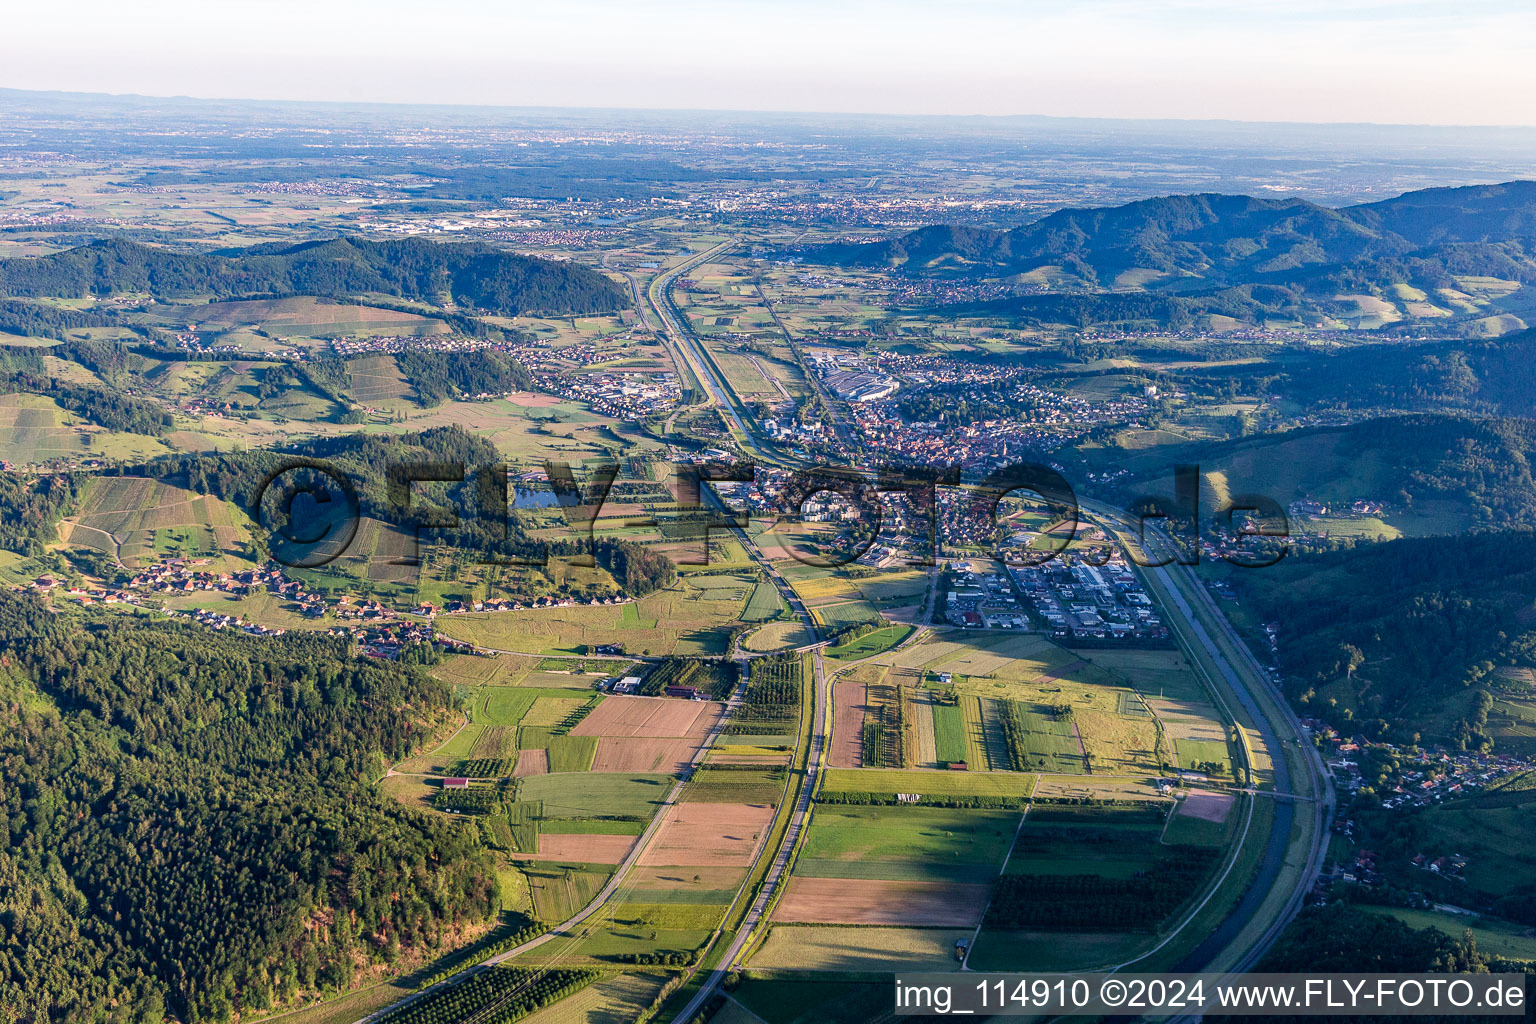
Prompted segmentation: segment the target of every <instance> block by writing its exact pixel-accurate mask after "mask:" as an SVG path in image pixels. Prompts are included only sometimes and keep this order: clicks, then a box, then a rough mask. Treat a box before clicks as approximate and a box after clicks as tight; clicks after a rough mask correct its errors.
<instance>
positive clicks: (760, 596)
mask: <svg viewBox="0 0 1536 1024" xmlns="http://www.w3.org/2000/svg"><path fill="white" fill-rule="evenodd" d="M783 604H784V602H783V600H782V599H781V598H780V597H779V588H778V587H776V586H774V585H773V584H772V583H759V584H757V585H756V586H755V587H753V588H752V596H751V597H750V598H748V599H747V607H746V608H745V609H744V610H743V611H742V613H741V620H742V621H743V622H766V621H767V620H769V619H771V618H774V617H775V616H777V615H778V614H779V610H780V609H781V608H782V607H783Z"/></svg>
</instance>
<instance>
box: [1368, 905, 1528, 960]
mask: <svg viewBox="0 0 1536 1024" xmlns="http://www.w3.org/2000/svg"><path fill="white" fill-rule="evenodd" d="M1361 909H1362V910H1366V911H1369V912H1370V913H1373V914H1381V915H1383V916H1386V917H1395V918H1397V919H1398V920H1399V921H1402V922H1403V923H1404V924H1406V925H1408V926H1409V927H1412V928H1438V929H1440V930H1441V931H1442V932H1444V933H1445V934H1447V935H1449V936H1450V937H1451V938H1453V939H1459V938H1461V935H1462V933H1463V932H1465V931H1470V932H1471V933H1472V937H1473V938H1475V939H1476V940H1477V949H1478V952H1480V953H1491V954H1493V955H1494V956H1501V957H1505V958H1507V959H1509V960H1518V961H1522V962H1524V963H1528V964H1529V963H1536V935H1533V934H1532V933H1531V929H1530V928H1527V927H1525V926H1524V925H1519V924H1515V923H1513V922H1510V921H1503V920H1500V919H1499V918H1496V917H1482V916H1480V915H1477V914H1449V913H1444V912H1441V911H1438V910H1411V909H1409V908H1407V907H1373V906H1368V905H1367V906H1362V907H1361Z"/></svg>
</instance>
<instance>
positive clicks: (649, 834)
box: [356, 656, 819, 1024]
mask: <svg viewBox="0 0 1536 1024" xmlns="http://www.w3.org/2000/svg"><path fill="white" fill-rule="evenodd" d="M818 659H819V656H818ZM745 697H746V679H745V677H743V678H742V679H741V681H740V682H738V683H737V686H736V692H734V693H733V694H731V698H730V700H728V701H726V704H725V708H724V709H723V711H722V712H721V715H720V717H719V719H718V720H717V721H716V722H715V725H714V728H713V729H711V730H710V732H709V735H708V736H706V737H705V738H704V740H703V742H701V743H700V744H699V746H698V749H697V750H695V751H694V755H693V760H692V761H691V763H690V764H689V767H688V769H687V770H686V771H685V772H684V773H683V777H682V779H681V780H679V781H678V782H677V783H676V784H675V785H674V786H673V787H672V788H671V790H669V791H668V792H667V795H666V797H665V798H663V800H662V806H661V809H660V810H658V811H657V812H656V814H655V816H654V817H653V818H651V823H650V824H649V825H647V826H646V829H645V831H644V832H642V833H641V835H640V838H639V839H638V840H637V841H636V842H635V845H634V847H633V848H631V849H630V851H629V855H628V856H626V857H625V858H624V860H623V862H622V863H620V864H619V866H618V868H617V869H616V870H615V871H614V873H613V877H612V878H610V879H609V880H608V884H607V885H605V886H604V887H603V889H602V891H601V892H599V893H598V894H597V895H596V896H594V897H593V898H592V902H590V903H588V904H587V905H586V906H585V907H584V908H582V909H581V910H580V911H579V912H577V913H576V914H574V915H572V916H571V917H569V918H567V919H566V920H564V921H562V922H560V924H558V925H556V926H555V927H553V928H551V929H550V930H549V931H547V932H545V933H544V934H543V935H540V936H539V937H537V938H534V939H529V940H528V941H527V942H525V943H523V944H522V945H520V946H514V947H513V948H511V949H509V950H506V951H505V952H503V953H498V954H496V955H495V956H493V957H490V958H489V959H487V960H484V961H482V962H480V963H478V964H475V965H474V966H471V967H466V968H465V969H464V970H462V971H460V972H458V973H457V974H454V975H452V976H451V977H448V978H445V979H444V980H442V981H440V982H438V983H437V984H435V985H432V986H429V987H428V988H424V989H422V990H421V991H419V992H415V993H412V994H411V995H409V996H407V997H406V998H404V999H402V1000H400V1001H399V1002H396V1003H394V1004H392V1005H390V1006H386V1007H385V1008H383V1009H382V1010H377V1011H375V1012H373V1013H371V1014H369V1015H368V1016H366V1017H362V1018H360V1019H359V1020H358V1021H357V1022H356V1024H372V1022H374V1021H378V1020H381V1019H382V1018H384V1017H385V1016H387V1015H389V1014H391V1013H394V1012H395V1011H396V1010H400V1009H403V1008H404V1007H407V1006H410V1005H411V1004H413V1003H415V1002H416V1001H418V1000H420V999H423V998H425V997H426V996H427V995H429V994H431V993H434V992H440V991H442V990H443V989H445V988H450V987H452V986H454V985H457V984H459V983H460V982H463V981H467V980H468V979H469V978H471V977H473V976H474V975H476V974H479V973H480V972H481V971H486V970H490V969H491V968H492V967H494V966H495V965H496V964H499V963H502V962H504V961H506V960H510V959H512V958H513V957H516V956H520V955H522V954H523V953H526V952H528V951H529V950H533V949H537V948H538V947H540V946H542V945H545V944H546V943H549V942H553V941H554V940H556V939H559V938H562V937H567V936H569V935H570V933H571V931H572V930H573V929H575V928H577V927H579V926H580V925H581V924H582V923H583V922H585V921H587V920H589V919H591V918H593V917H595V916H597V915H598V914H600V913H601V911H602V909H603V907H604V906H605V905H606V904H607V903H608V901H609V900H611V899H612V898H613V897H614V895H615V894H617V893H618V892H619V891H620V890H622V889H623V887H624V883H625V881H626V879H627V878H628V876H629V872H630V870H631V869H632V868H633V867H634V866H635V865H636V864H637V863H639V861H640V858H641V856H643V855H644V853H645V851H646V849H647V848H648V847H649V846H650V843H651V840H652V839H653V838H655V836H656V833H657V832H659V831H660V830H661V828H662V826H663V825H664V824H665V823H666V821H667V819H668V818H669V817H670V816H671V813H672V808H673V807H674V806H675V805H676V803H677V798H678V797H679V796H680V795H682V792H683V790H684V788H686V787H687V785H688V780H689V779H690V778H692V776H693V772H694V770H695V769H697V768H698V767H699V765H701V764H703V763H704V759H705V757H707V756H708V754H709V751H710V748H711V747H713V746H714V745H715V743H716V742H717V741H718V740H719V739H720V737H721V735H723V734H724V732H725V727H726V723H727V722H729V721H730V718H731V715H733V714H734V713H735V712H736V711H737V709H739V708H740V707H741V704H742V701H743V699H744V698H745ZM657 699H661V698H657ZM507 998H509V999H510V998H511V996H510V995H509V996H508V997H507ZM491 1008H492V1007H482V1008H481V1010H480V1011H477V1013H481V1014H483V1013H484V1012H485V1011H486V1010H488V1009H491Z"/></svg>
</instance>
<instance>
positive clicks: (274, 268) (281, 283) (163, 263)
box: [0, 238, 628, 314]
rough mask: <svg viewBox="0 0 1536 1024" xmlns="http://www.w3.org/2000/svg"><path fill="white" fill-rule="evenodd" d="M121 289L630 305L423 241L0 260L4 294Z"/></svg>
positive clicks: (609, 290)
mask: <svg viewBox="0 0 1536 1024" xmlns="http://www.w3.org/2000/svg"><path fill="white" fill-rule="evenodd" d="M123 292H144V293H148V294H150V295H154V296H157V297H162V298H175V297H186V296H208V297H211V298H234V297H239V296H243V295H325V296H335V297H342V296H351V295H360V294H363V293H368V292H372V293H382V294H385V295H395V296H399V297H401V298H405V299H415V300H419V301H423V302H431V303H442V302H447V301H452V302H454V303H457V304H458V305H459V306H461V307H465V308H467V309H475V310H481V311H484V312H492V313H503V314H516V313H523V312H529V311H537V312H544V313H590V312H599V311H604V310H611V309H618V308H621V307H622V306H624V305H625V304H626V303H627V302H628V297H627V295H626V294H625V292H624V290H623V289H622V288H620V287H619V285H617V284H616V283H614V282H613V281H612V280H610V279H609V278H607V277H605V276H604V275H603V274H600V273H598V272H597V271H595V270H592V269H590V268H588V267H584V266H582V265H580V264H578V263H574V262H569V261H557V260H546V259H539V258H537V257H533V256H520V255H518V254H516V253H509V252H505V251H503V250H501V249H497V248H494V247H492V246H489V245H484V244H480V243H462V244H460V243H442V242H431V241H427V240H424V239H415V238H409V239H399V240H392V241H383V242H372V241H367V240H365V239H361V238H339V239H333V240H330V241H320V242H306V243H303V244H300V245H260V246H254V247H251V248H247V249H233V250H225V251H223V252H218V253H187V252H177V251H174V250H171V249H162V248H157V247H154V246H148V245H141V244H139V243H136V242H128V241H122V240H108V241H98V242H92V243H90V244H89V245H83V246H79V247H78V248H74V249H67V250H65V251H63V252H58V253H53V254H51V255H48V256H33V257H12V258H9V259H0V295H4V296H20V297H40V296H64V297H75V296H83V295H111V294H118V293H123Z"/></svg>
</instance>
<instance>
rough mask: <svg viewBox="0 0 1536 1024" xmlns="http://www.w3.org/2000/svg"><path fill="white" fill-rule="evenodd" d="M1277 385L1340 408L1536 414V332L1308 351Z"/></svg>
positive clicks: (1289, 395) (1289, 394)
mask: <svg viewBox="0 0 1536 1024" xmlns="http://www.w3.org/2000/svg"><path fill="white" fill-rule="evenodd" d="M1275 390H1276V391H1277V392H1278V393H1279V394H1280V395H1282V396H1283V397H1284V398H1286V399H1290V400H1292V401H1296V402H1300V403H1303V404H1305V405H1308V406H1312V407H1319V408H1335V409H1351V408H1352V409H1361V408H1381V407H1385V408H1391V409H1416V408H1422V409H1427V408H1436V409H1446V408H1461V409H1468V410H1473V411H1479V412H1486V413H1491V414H1495V415H1500V416H1525V417H1530V416H1536V331H1521V332H1520V333H1518V334H1511V335H1508V336H1506V337H1503V338H1493V339H1489V340H1485V341H1472V340H1459V341H1443V342H1435V343H1432V344H1427V345H1411V346H1408V345H1404V346H1395V345H1394V346H1369V347H1364V346H1362V347H1355V348H1345V349H1341V350H1339V351H1338V352H1335V353H1328V354H1314V353H1306V354H1305V355H1303V356H1302V357H1301V358H1300V359H1299V360H1298V362H1297V364H1296V365H1295V366H1294V367H1287V369H1286V371H1285V379H1284V380H1283V382H1282V383H1280V384H1279V385H1277V386H1276V388H1275Z"/></svg>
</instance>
